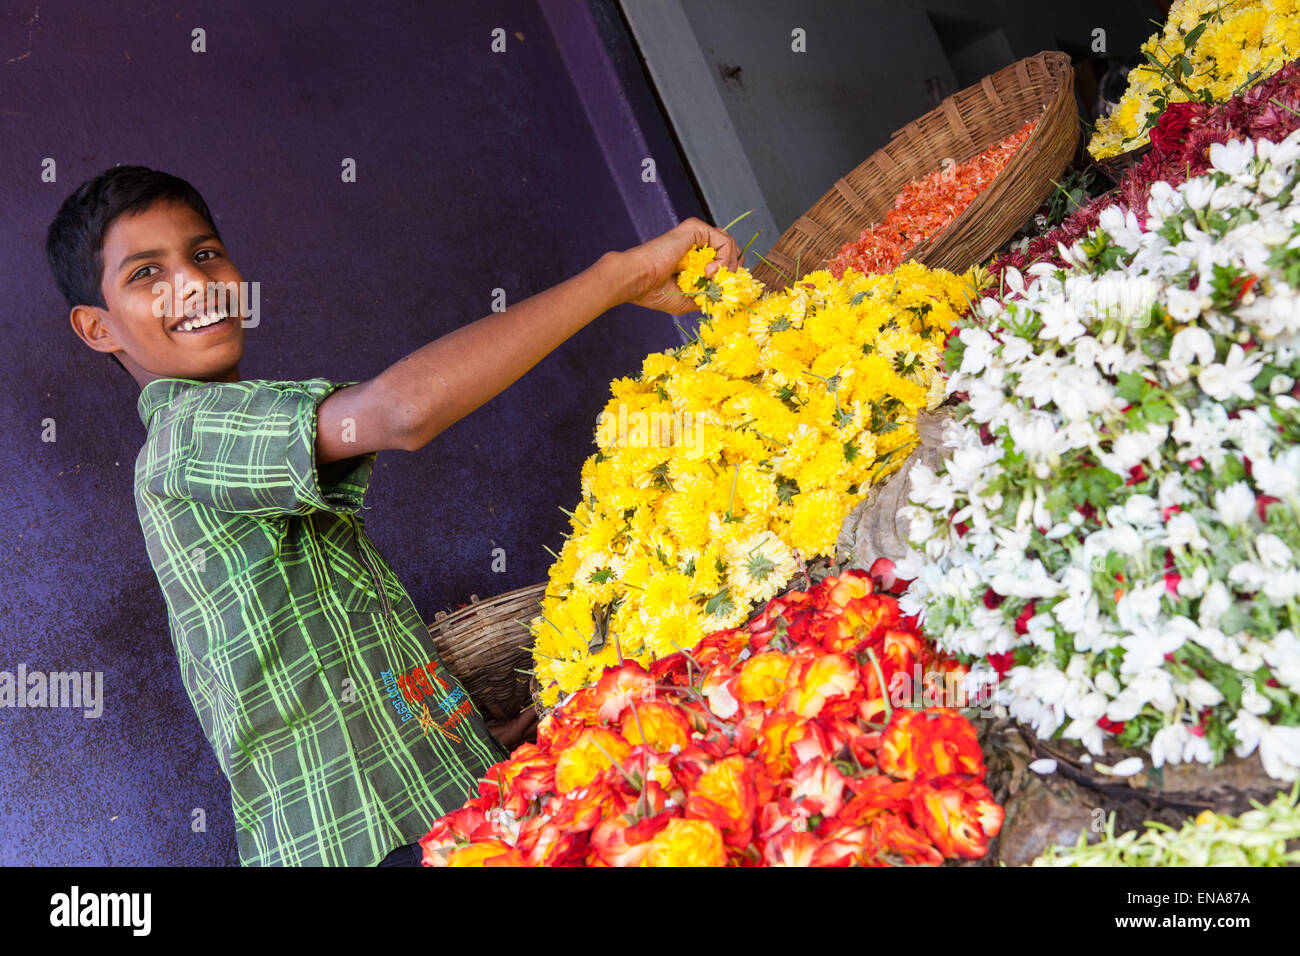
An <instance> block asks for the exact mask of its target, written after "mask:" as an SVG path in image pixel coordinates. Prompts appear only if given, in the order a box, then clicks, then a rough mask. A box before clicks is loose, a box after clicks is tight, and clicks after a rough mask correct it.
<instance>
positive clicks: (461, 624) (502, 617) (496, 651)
mask: <svg viewBox="0 0 1300 956" xmlns="http://www.w3.org/2000/svg"><path fill="white" fill-rule="evenodd" d="M545 590H546V585H545V584H544V583H543V584H534V585H530V586H529V587H526V588H520V589H519V590H517V591H508V592H507V593H505V594H500V595H498V596H496V597H493V598H488V599H487V600H484V601H480V600H479V599H478V595H477V594H474V595H471V596H470V603H469V604H468V605H467V606H465V607H463V608H460V609H459V610H457V611H452V612H451V613H450V614H449V613H447V612H446V611H439V612H438V613H437V614H435V615H434V616H433V623H432V624H430V625H429V636H430V637H431V638H433V646H434V649H435V650H437V652H438V656H439V657H440V658H441V659H442V663H443V664H444V665H445V666H446V668H447V670H449V671H451V673H452V675H453V676H454V677H455V678H456V679H457V680H458V681H460V683H461V685H462V686H463V687H464V688H465V691H466V693H468V694H469V696H470V699H471V700H472V701H474V704H475V706H477V707H478V709H479V710H480V711H481V712H482V713H483V716H484V717H485V718H487V720H489V721H491V722H494V723H495V722H499V721H505V720H511V719H513V718H515V717H517V716H519V714H521V713H522V712H523V711H524V710H526V709H527V708H528V707H530V706H532V704H533V699H532V695H531V693H530V692H529V685H528V675H527V674H526V673H522V671H524V670H525V669H527V668H529V667H530V666H531V663H532V653H531V652H530V650H529V648H531V647H532V644H533V637H532V634H530V633H529V631H528V627H527V623H528V621H529V619H531V618H532V617H534V616H535V615H536V614H538V613H539V612H540V610H541V603H542V592H544V591H545Z"/></svg>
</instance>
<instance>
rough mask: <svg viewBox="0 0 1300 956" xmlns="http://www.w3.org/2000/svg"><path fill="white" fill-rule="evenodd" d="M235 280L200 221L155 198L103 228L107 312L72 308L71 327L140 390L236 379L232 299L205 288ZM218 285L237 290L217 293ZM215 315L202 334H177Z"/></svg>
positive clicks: (239, 339)
mask: <svg viewBox="0 0 1300 956" xmlns="http://www.w3.org/2000/svg"><path fill="white" fill-rule="evenodd" d="M178 277H179V278H178ZM242 281H243V279H242V277H241V276H240V274H239V270H238V269H236V268H235V265H234V263H232V262H231V261H230V258H229V257H228V256H227V255H226V248H225V246H224V245H222V243H221V240H220V239H218V238H217V237H216V236H214V235H213V234H212V229H211V227H210V226H209V225H208V224H207V223H206V222H204V221H203V217H202V216H200V215H199V214H198V213H197V212H195V211H194V210H193V209H191V208H190V207H189V206H187V205H185V204H184V203H178V202H172V201H161V200H160V201H158V202H155V203H154V204H153V205H151V206H150V207H149V208H148V209H146V210H144V211H143V212H141V213H138V214H135V215H126V216H119V217H118V218H117V219H116V220H114V221H113V222H112V223H111V224H110V225H109V227H108V231H107V232H106V233H105V235H104V274H103V276H102V277H101V279H100V289H101V290H102V292H103V294H104V302H105V303H106V305H107V308H106V309H98V308H95V307H93V306H84V305H79V306H76V307H75V308H74V309H73V310H72V327H73V329H74V330H75V331H76V332H77V334H78V335H79V336H80V337H81V339H82V340H83V341H85V342H86V343H87V344H88V345H90V346H91V347H92V348H95V349H97V350H98V351H104V352H117V357H118V358H119V359H121V360H122V363H123V364H124V365H125V366H126V367H127V370H128V371H130V372H131V374H132V375H134V376H135V378H136V380H137V381H138V382H139V383H140V384H141V386H143V385H145V384H146V383H148V382H150V381H152V380H154V379H156V378H188V379H195V380H197V381H238V380H239V368H238V366H239V360H240V358H241V357H242V356H243V353H244V328H243V323H242V322H241V321H240V317H239V296H238V294H237V293H236V294H235V295H234V296H233V297H226V298H223V297H222V296H220V295H218V294H215V293H212V292H210V290H209V283H223V284H225V283H241V282H242ZM223 287H224V288H229V289H231V290H234V289H236V288H238V286H237V285H229V286H217V287H216V288H217V289H221V288H223ZM231 298H233V301H231ZM222 312H225V313H226V314H227V316H228V317H227V318H226V319H224V320H222V321H220V322H217V323H215V324H213V325H210V326H207V327H206V328H199V329H193V330H190V331H182V329H181V328H180V327H181V326H182V325H183V324H185V323H186V322H189V321H191V320H201V319H203V318H204V317H208V318H210V317H212V316H215V315H219V314H221V313H222ZM195 324H197V321H196V323H195ZM119 348H120V351H119Z"/></svg>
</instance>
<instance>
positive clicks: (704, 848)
mask: <svg viewBox="0 0 1300 956" xmlns="http://www.w3.org/2000/svg"><path fill="white" fill-rule="evenodd" d="M641 865H642V866H726V865H727V852H726V849H725V848H724V847H723V841H722V832H721V831H720V830H719V829H718V828H717V827H716V826H714V825H713V824H712V823H710V822H709V821H707V820H684V819H680V818H678V819H673V820H669V821H668V825H667V826H665V827H664V828H663V829H662V830H660V831H659V833H657V834H656V835H655V837H654V839H653V840H652V841H651V842H650V852H649V853H648V854H647V855H646V857H645V859H644V860H643V861H642V863H641Z"/></svg>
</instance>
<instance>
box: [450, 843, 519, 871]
mask: <svg viewBox="0 0 1300 956" xmlns="http://www.w3.org/2000/svg"><path fill="white" fill-rule="evenodd" d="M444 865H445V866H525V865H526V863H525V861H524V858H523V855H522V854H521V853H520V852H519V851H518V850H516V849H515V848H514V847H512V846H510V844H508V843H503V842H502V841H500V840H484V841H483V842H482V843H471V844H470V845H469V846H464V847H461V848H460V849H459V850H453V851H452V852H451V854H450V855H449V856H448V857H447V862H446V863H445V864H444Z"/></svg>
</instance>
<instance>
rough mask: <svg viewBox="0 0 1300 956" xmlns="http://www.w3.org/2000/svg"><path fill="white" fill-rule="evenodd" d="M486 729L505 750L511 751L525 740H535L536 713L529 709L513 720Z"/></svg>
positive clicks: (491, 725) (488, 726) (490, 725)
mask: <svg viewBox="0 0 1300 956" xmlns="http://www.w3.org/2000/svg"><path fill="white" fill-rule="evenodd" d="M487 728H488V730H490V731H491V732H492V736H493V737H495V738H496V739H497V740H499V741H501V745H502V746H503V747H505V748H506V750H510V751H513V750H514V749H515V748H516V747H518V746H519V745H520V744H522V743H524V742H525V741H526V740H530V739H532V740H535V739H536V738H537V711H535V710H534V709H533V708H532V707H529V708H528V709H527V710H526V711H524V712H523V713H522V714H520V715H519V716H518V717H516V718H515V719H514V720H511V721H507V722H506V723H504V724H488V725H487Z"/></svg>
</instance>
